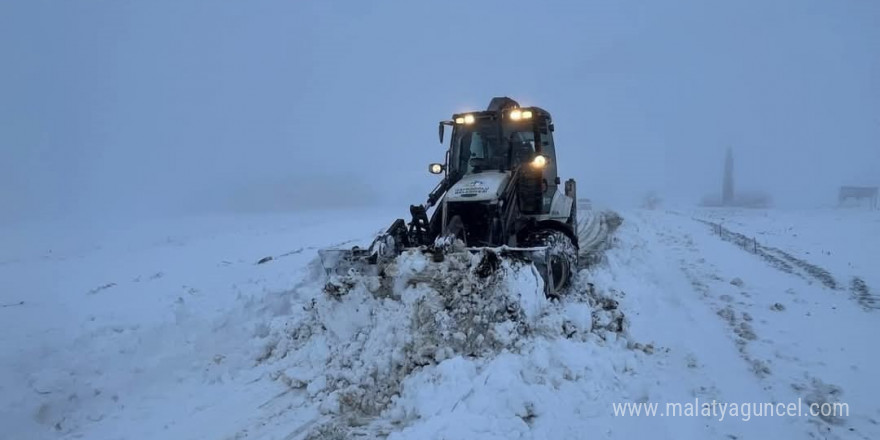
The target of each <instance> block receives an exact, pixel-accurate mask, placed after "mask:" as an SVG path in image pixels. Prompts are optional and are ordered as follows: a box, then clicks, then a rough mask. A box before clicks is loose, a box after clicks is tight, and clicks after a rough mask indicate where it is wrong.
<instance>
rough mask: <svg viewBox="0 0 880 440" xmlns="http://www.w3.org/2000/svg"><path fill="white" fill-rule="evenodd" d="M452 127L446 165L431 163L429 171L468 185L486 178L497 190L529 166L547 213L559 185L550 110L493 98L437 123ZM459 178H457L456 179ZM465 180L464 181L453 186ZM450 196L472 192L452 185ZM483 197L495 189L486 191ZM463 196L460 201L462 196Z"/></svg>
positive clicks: (541, 209) (453, 182)
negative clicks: (485, 105)
mask: <svg viewBox="0 0 880 440" xmlns="http://www.w3.org/2000/svg"><path fill="white" fill-rule="evenodd" d="M447 125H450V126H452V136H451V138H450V141H449V150H448V151H447V156H446V157H447V159H446V164H445V165H443V164H432V165H431V172H433V173H436V174H439V173H442V172H444V171H445V172H446V181H447V185H449V186H450V187H464V188H465V189H466V188H472V185H470V182H471V181H476V182H483V183H488V186H490V187H493V188H490V190H489V191H488V192H489V193H496V192H497V191H499V190H501V189H502V187H503V186H504V185H505V184H506V183H507V181H508V179H509V178H510V177H511V174H512V172H513V171H516V170H517V168H518V167H523V168H529V169H527V170H524V171H528V174H529V175H531V176H533V177H534V180H536V185H537V186H538V187H539V190H540V192H541V193H542V197H541V201H540V202H538V203H540V207H536V208H537V210H538V211H541V212H547V211H548V210H549V209H550V204H551V202H552V198H553V196H554V194H555V193H556V190H557V186H558V183H557V182H558V178H557V169H556V149H555V147H554V144H553V123H552V120H551V118H550V114H549V113H548V112H547V111H545V110H543V109H541V108H538V107H520V105H519V104H518V103H517V102H516V101H514V100H512V99H510V98H505V97H502V98H493V99H492V101H491V102H490V103H489V107H488V108H487V109H486V110H485V111H480V112H468V113H460V114H455V115H453V116H452V120H450V121H443V122H441V123H440V141H441V142H443V134H444V133H443V132H444V127H445V126H447ZM460 181H461V182H460ZM458 183H466V185H458ZM456 189H457V190H458V191H453V192H452V194H451V195H452V196H453V197H455V198H456V199H461V197H456V195H457V194H456V192H458V195H464V196H465V197H468V196H470V197H474V198H473V199H472V200H474V201H477V200H480V199H482V197H479V195H476V196H471V195H470V194H468V193H466V192H464V193H462V191H463V190H461V189H458V188H456ZM486 195H487V196H491V195H495V194H486ZM462 201H465V200H462Z"/></svg>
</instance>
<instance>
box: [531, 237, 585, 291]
mask: <svg viewBox="0 0 880 440" xmlns="http://www.w3.org/2000/svg"><path fill="white" fill-rule="evenodd" d="M526 243H527V244H528V246H529V247H541V246H544V247H547V248H548V259H547V260H546V261H543V262H540V263H537V262H536V263H535V266H537V268H538V271H539V272H540V273H541V277H543V278H544V286H545V289H544V292H545V293H546V294H547V296H548V297H550V298H558V297H559V296H561V295H562V293H563V292H564V291H565V289H567V288H568V286H569V285H570V284H571V280H572V278H574V275H575V274H576V273H577V258H578V252H577V248H576V247H575V246H574V243H572V241H571V239H570V238H568V236H567V235H565V233H563V232H561V231H557V230H553V229H544V230H540V231H536V232H533V233H532V234H530V235H529V236H528V238H527V239H526Z"/></svg>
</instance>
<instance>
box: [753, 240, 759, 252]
mask: <svg viewBox="0 0 880 440" xmlns="http://www.w3.org/2000/svg"><path fill="white" fill-rule="evenodd" d="M752 241H754V242H755V253H756V254H757V253H758V239H757V238H755V237H752Z"/></svg>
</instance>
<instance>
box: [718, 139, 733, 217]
mask: <svg viewBox="0 0 880 440" xmlns="http://www.w3.org/2000/svg"><path fill="white" fill-rule="evenodd" d="M733 197H734V196H733V150H732V149H731V148H730V147H727V157H726V158H725V159H724V183H723V184H722V187H721V204H722V205H725V206H730V205H733Z"/></svg>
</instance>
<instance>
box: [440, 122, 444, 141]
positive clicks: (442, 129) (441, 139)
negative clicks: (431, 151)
mask: <svg viewBox="0 0 880 440" xmlns="http://www.w3.org/2000/svg"><path fill="white" fill-rule="evenodd" d="M444 128H445V127H444V126H443V123H442V122H441V123H440V127H439V131H440V143H441V144H442V143H443V131H444Z"/></svg>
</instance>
